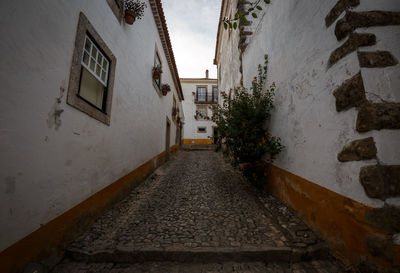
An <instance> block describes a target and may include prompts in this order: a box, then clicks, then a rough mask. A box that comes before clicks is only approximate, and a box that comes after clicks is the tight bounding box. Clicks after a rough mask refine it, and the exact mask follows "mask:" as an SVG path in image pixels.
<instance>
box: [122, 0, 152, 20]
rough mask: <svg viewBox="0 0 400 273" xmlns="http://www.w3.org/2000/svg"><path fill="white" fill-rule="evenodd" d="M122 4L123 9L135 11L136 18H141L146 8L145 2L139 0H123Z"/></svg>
mask: <svg viewBox="0 0 400 273" xmlns="http://www.w3.org/2000/svg"><path fill="white" fill-rule="evenodd" d="M124 6H125V10H130V11H133V12H135V13H136V18H137V19H138V20H140V19H142V17H143V15H144V9H145V8H147V4H146V3H145V2H142V1H139V0H125V2H124Z"/></svg>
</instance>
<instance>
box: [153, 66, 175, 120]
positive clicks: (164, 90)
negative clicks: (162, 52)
mask: <svg viewBox="0 0 400 273" xmlns="http://www.w3.org/2000/svg"><path fill="white" fill-rule="evenodd" d="M153 75H154V72H153ZM153 78H154V76H153ZM169 91H171V87H170V86H169V84H167V83H165V84H163V85H161V93H162V94H163V96H166V95H167V94H168V92H169ZM175 111H176V110H175ZM172 114H173V111H172Z"/></svg>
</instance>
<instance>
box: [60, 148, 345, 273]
mask: <svg viewBox="0 0 400 273" xmlns="http://www.w3.org/2000/svg"><path fill="white" fill-rule="evenodd" d="M53 272H55V273H64V272H65V273H67V272H68V273H74V272H113V273H117V272H121V273H122V272H124V273H127V272H275V273H278V272H315V273H317V272H343V271H342V270H340V268H339V267H338V266H337V265H336V264H335V263H334V261H333V259H332V258H331V257H330V256H329V250H328V248H327V247H326V245H325V244H324V242H322V241H321V240H319V239H318V238H317V237H316V235H315V234H314V233H313V232H312V231H311V230H310V229H309V228H308V227H307V226H306V225H305V224H304V223H303V222H302V221H301V220H300V219H299V218H298V217H297V216H295V215H294V214H292V212H291V211H290V210H289V209H288V208H287V207H286V206H285V205H283V204H282V203H280V202H279V201H278V200H277V199H275V198H274V197H272V196H270V195H268V194H267V193H259V192H257V191H256V190H255V189H254V188H253V187H252V186H251V185H250V184H249V182H247V181H246V180H245V179H244V178H243V177H242V175H241V174H240V172H239V171H238V170H236V169H234V168H233V167H232V166H231V165H230V164H229V163H228V162H227V159H225V158H224V157H223V155H222V154H221V153H216V152H214V151H212V150H204V151H179V152H178V153H177V154H176V155H174V156H173V157H172V158H171V160H170V161H169V162H167V163H166V164H165V165H163V166H162V167H160V168H159V169H157V170H156V172H155V173H154V174H152V175H151V176H150V177H149V178H148V179H147V180H145V181H144V182H143V183H142V184H141V185H139V186H138V187H137V188H135V189H134V190H133V191H132V192H131V193H130V194H129V195H128V196H127V197H126V198H125V199H123V201H121V202H119V203H118V204H116V205H115V206H114V207H113V208H112V209H110V210H108V211H107V212H106V213H105V214H104V215H103V216H102V217H101V218H99V219H98V220H97V221H96V222H95V223H94V224H93V225H92V226H91V228H90V229H89V230H88V231H87V232H86V233H84V234H83V235H81V236H80V237H78V238H77V239H76V240H75V241H74V242H73V243H72V244H71V245H70V246H69V247H68V249H67V250H66V254H65V257H64V259H63V260H62V261H61V262H60V263H59V264H58V265H57V266H56V268H55V269H53Z"/></svg>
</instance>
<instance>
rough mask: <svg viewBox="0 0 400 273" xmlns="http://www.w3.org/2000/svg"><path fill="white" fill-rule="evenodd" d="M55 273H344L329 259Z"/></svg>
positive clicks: (78, 267)
mask: <svg viewBox="0 0 400 273" xmlns="http://www.w3.org/2000/svg"><path fill="white" fill-rule="evenodd" d="M51 272H54V273H82V272H101V273H142V272H152V273H170V272H179V273H186V272H187V273H210V272H213V273H288V272H313V273H322V272H323V273H339V272H344V271H343V270H342V269H341V268H340V267H339V266H338V265H336V264H335V263H334V262H332V261H330V260H315V261H310V262H301V263H284V262H273V263H264V262H250V263H238V262H222V263H212V262H207V263H171V262H145V263H133V264H114V263H82V262H71V261H68V260H65V261H64V262H63V263H61V264H59V265H58V266H57V267H56V268H55V269H53V271H51Z"/></svg>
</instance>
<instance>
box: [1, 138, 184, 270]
mask: <svg viewBox="0 0 400 273" xmlns="http://www.w3.org/2000/svg"><path fill="white" fill-rule="evenodd" d="M178 149H179V146H178V145H174V146H172V147H171V148H170V151H171V153H175V152H176V151H177V150H178ZM164 161H165V152H162V153H161V154H159V155H157V156H155V157H154V158H152V159H151V160H149V161H147V162H146V163H144V164H143V165H141V166H140V167H138V168H137V169H135V170H133V171H132V172H130V173H129V174H127V175H125V176H124V177H122V178H120V179H118V180H117V181H115V182H114V183H112V184H111V185H109V186H107V187H106V188H104V189H102V190H100V191H99V192H97V193H95V194H94V195H92V196H91V197H89V198H88V199H86V200H84V201H83V202H81V203H80V204H78V205H76V206H75V207H73V208H71V209H70V210H68V211H66V212H65V213H63V214H62V215H60V216H58V217H56V218H55V219H53V220H51V221H50V222H48V223H47V224H45V225H43V226H42V227H40V228H39V229H37V230H36V231H34V232H32V233H31V234H29V235H28V236H26V237H24V238H23V239H21V240H20V241H18V242H17V243H15V244H13V245H11V246H10V247H8V248H7V249H5V250H3V251H2V252H1V253H0V268H1V269H0V271H1V272H10V273H11V272H22V270H23V268H24V267H25V265H26V264H27V263H29V262H32V261H41V260H43V259H45V258H47V257H49V256H50V255H51V254H54V253H55V254H56V255H58V256H59V255H60V254H61V251H62V250H63V249H64V248H65V247H66V246H67V245H68V243H70V242H71V241H72V240H73V239H74V238H75V237H76V236H77V235H78V234H79V233H81V232H82V231H84V230H85V229H87V228H88V227H89V226H90V225H91V224H92V223H93V222H94V221H95V220H96V219H97V218H98V217H99V216H101V215H102V213H103V212H104V211H105V210H106V209H108V208H110V207H111V206H112V205H113V204H115V203H116V202H117V201H119V200H121V199H122V198H123V197H125V196H126V194H127V193H129V191H130V190H131V189H132V188H133V187H135V186H137V185H138V184H139V183H140V182H142V181H143V180H144V179H145V178H146V177H147V176H149V175H150V174H151V173H152V172H153V171H154V170H155V169H156V168H157V167H159V166H160V165H162V164H163V163H164Z"/></svg>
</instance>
